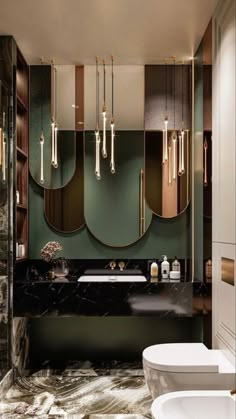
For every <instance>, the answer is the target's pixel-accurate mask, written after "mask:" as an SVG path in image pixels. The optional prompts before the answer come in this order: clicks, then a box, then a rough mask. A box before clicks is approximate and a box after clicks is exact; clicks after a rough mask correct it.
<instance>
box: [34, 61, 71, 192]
mask: <svg viewBox="0 0 236 419" xmlns="http://www.w3.org/2000/svg"><path fill="white" fill-rule="evenodd" d="M65 67H67V68H66V69H65ZM56 70H57V78H56V80H57V94H56V98H57V99H56V103H55V108H56V109H57V125H58V134H57V144H58V150H57V151H58V153H57V158H58V167H57V168H55V167H53V166H52V164H51V157H52V141H51V136H52V133H51V122H52V121H51V117H52V115H51V76H52V74H51V73H52V72H51V66H49V65H39V66H31V67H30V135H29V156H30V159H29V168H30V173H31V176H32V177H33V179H34V180H35V182H36V183H38V184H39V185H40V186H43V187H44V188H46V189H57V188H62V187H64V186H65V185H66V184H67V183H68V182H69V181H70V180H71V179H72V177H73V175H74V172H75V133H74V130H75V109H74V107H73V106H75V67H74V66H56ZM62 108H63V112H62ZM42 133H43V136H42ZM42 173H43V175H42ZM42 178H43V181H42Z"/></svg>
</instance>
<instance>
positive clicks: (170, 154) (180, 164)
mask: <svg viewBox="0 0 236 419" xmlns="http://www.w3.org/2000/svg"><path fill="white" fill-rule="evenodd" d="M167 68H168V65H167V62H166V64H165V120H164V129H163V137H162V140H163V147H162V150H163V151H162V164H163V165H164V164H168V184H169V185H170V184H172V181H176V179H177V176H182V175H183V174H184V173H185V165H184V156H185V132H186V131H185V130H184V103H183V102H184V100H183V99H184V97H183V89H184V87H183V79H184V78H183V70H184V67H183V64H182V127H181V129H180V130H176V128H175V59H174V75H173V91H174V129H173V131H172V132H171V135H170V137H169V138H168V122H169V121H168V106H167ZM187 136H188V131H187ZM187 144H188V138H187ZM177 154H178V155H177Z"/></svg>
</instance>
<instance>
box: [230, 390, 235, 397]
mask: <svg viewBox="0 0 236 419" xmlns="http://www.w3.org/2000/svg"><path fill="white" fill-rule="evenodd" d="M230 394H231V396H234V394H236V388H235V389H234V390H231V392H230Z"/></svg>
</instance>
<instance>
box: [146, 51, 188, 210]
mask: <svg viewBox="0 0 236 419" xmlns="http://www.w3.org/2000/svg"><path fill="white" fill-rule="evenodd" d="M190 129H191V66H190V65H189V63H187V64H185V63H183V62H178V63H177V62H176V61H175V59H174V60H173V64H170V63H168V62H166V64H165V65H147V66H145V187H146V201H147V204H148V206H149V207H150V209H151V210H152V211H153V212H154V213H155V214H156V215H158V216H160V217H163V218H173V217H176V216H178V215H179V214H180V213H182V212H183V211H184V210H185V209H186V208H187V206H188V204H189V200H190V143H191V141H190Z"/></svg>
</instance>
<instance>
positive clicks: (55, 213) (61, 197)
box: [44, 132, 84, 233]
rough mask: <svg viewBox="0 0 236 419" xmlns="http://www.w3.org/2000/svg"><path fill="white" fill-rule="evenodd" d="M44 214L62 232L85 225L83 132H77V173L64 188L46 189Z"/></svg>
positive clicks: (75, 229)
mask: <svg viewBox="0 0 236 419" xmlns="http://www.w3.org/2000/svg"><path fill="white" fill-rule="evenodd" d="M44 215H45V218H46V220H47V222H48V224H49V225H50V226H51V227H52V228H53V229H55V230H58V231H60V232H62V233H72V232H74V231H77V230H79V229H80V228H81V227H82V226H83V225H84V145H83V132H77V133H76V170H75V174H74V176H73V178H72V179H71V181H70V182H69V183H68V184H67V185H66V186H64V188H60V189H55V190H50V189H45V191H44Z"/></svg>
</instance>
